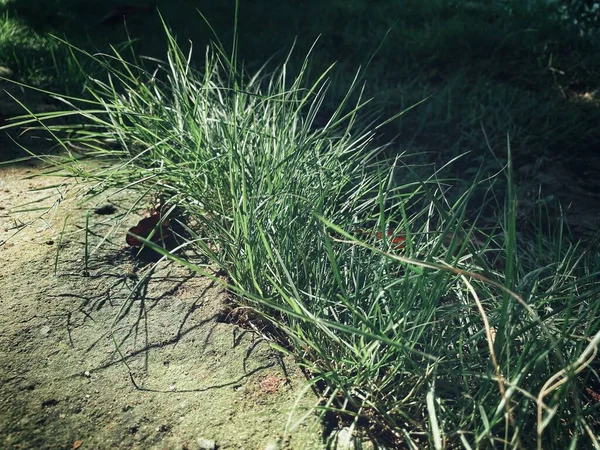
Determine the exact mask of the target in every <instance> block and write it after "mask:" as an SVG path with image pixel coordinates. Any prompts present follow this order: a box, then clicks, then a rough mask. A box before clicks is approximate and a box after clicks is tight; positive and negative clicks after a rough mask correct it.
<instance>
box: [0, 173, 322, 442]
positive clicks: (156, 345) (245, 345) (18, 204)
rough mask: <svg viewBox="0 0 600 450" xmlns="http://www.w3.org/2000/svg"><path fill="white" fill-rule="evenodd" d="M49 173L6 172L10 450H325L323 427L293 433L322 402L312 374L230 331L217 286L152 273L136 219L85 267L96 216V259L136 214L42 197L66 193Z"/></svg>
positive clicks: (0, 403)
mask: <svg viewBox="0 0 600 450" xmlns="http://www.w3.org/2000/svg"><path fill="white" fill-rule="evenodd" d="M38 172H39V169H38V168H33V167H30V166H11V167H2V166H0V199H1V201H0V261H1V263H0V280H2V281H1V284H0V322H1V326H0V448H2V449H76V448H82V449H86V448H89V449H136V448H139V449H209V448H219V449H265V448H269V449H271V450H273V449H277V448H280V449H284V448H292V449H296V448H317V449H318V448H320V447H321V446H322V445H321V443H320V442H321V439H320V429H319V427H318V426H314V420H310V419H309V420H308V421H306V422H305V423H304V424H303V425H301V426H300V427H298V428H295V429H294V427H293V423H294V422H295V421H296V420H297V419H298V418H300V417H301V416H302V415H304V414H305V413H306V410H307V407H308V406H309V405H311V404H314V402H315V401H316V399H315V397H314V394H313V393H312V391H311V390H310V389H308V390H306V387H307V384H306V380H305V378H304V377H303V375H302V373H301V372H300V370H299V369H298V367H297V366H295V365H294V363H293V362H292V361H291V360H289V359H287V358H284V357H282V356H281V355H280V354H278V353H276V352H275V351H273V350H272V349H271V348H270V346H269V344H268V343H267V342H266V341H265V340H264V339H261V337H260V336H259V335H258V334H256V333H254V332H252V331H250V330H248V329H244V328H242V327H240V326H237V325H235V324H232V323H228V321H227V320H226V318H227V313H228V311H229V310H230V308H231V307H230V306H229V303H228V298H227V297H228V295H227V293H226V292H224V290H223V289H222V288H221V287H219V286H218V284H216V283H215V282H211V281H210V280H209V279H207V278H202V277H200V276H197V275H194V274H193V273H191V272H190V271H189V270H188V269H185V268H183V267H181V266H178V265H176V264H174V263H171V262H162V263H160V264H159V265H158V266H157V267H156V268H155V270H151V267H152V266H153V263H152V262H151V261H148V260H147V259H145V258H143V257H139V256H137V255H136V252H135V250H133V249H131V248H129V247H127V246H126V245H125V239H124V236H125V230H126V229H127V226H132V224H134V223H135V221H136V220H137V219H139V216H138V217H136V216H135V215H133V216H131V217H129V218H128V219H127V221H126V223H124V224H122V226H121V228H115V229H114V230H113V235H112V237H111V238H109V239H108V240H107V241H106V242H104V244H103V245H102V246H101V247H100V248H99V250H97V251H96V252H95V253H93V254H91V255H90V256H89V258H88V267H87V268H86V267H85V254H84V247H85V232H84V229H85V217H86V214H87V212H88V211H90V212H91V214H90V219H89V227H90V230H91V231H92V233H90V234H88V239H89V242H88V248H89V249H90V252H91V251H92V250H93V249H94V248H95V247H96V245H97V244H98V243H99V242H100V239H101V238H102V236H105V235H106V234H107V233H108V232H109V231H110V230H111V229H112V228H111V227H112V226H113V224H114V223H115V222H116V221H115V218H116V217H118V216H119V215H120V214H123V213H124V212H125V211H124V207H123V206H122V205H121V204H119V199H118V198H117V199H114V198H113V199H112V200H111V202H112V203H110V204H111V205H112V206H113V207H114V210H112V208H108V210H109V211H111V213H110V214H98V213H95V212H94V210H95V209H97V208H98V207H99V206H103V205H104V204H103V203H102V202H103V201H102V200H101V199H96V202H95V203H85V202H78V201H76V198H72V196H70V195H68V194H66V193H65V188H64V187H56V188H51V189H49V190H38V189H40V188H44V187H47V186H51V185H55V184H56V183H57V179H56V178H55V177H49V176H42V177H36V178H32V179H27V178H26V177H28V176H30V175H33V174H34V173H38ZM63 197H65V199H64V200H62V201H61V204H60V205H59V207H58V208H55V207H54V206H56V201H57V200H58V199H61V198H63ZM30 202H34V203H30ZM123 202H125V203H126V201H125V200H123ZM106 204H109V203H106ZM41 206H43V207H44V209H43V210H36V211H29V212H19V211H20V210H23V209H27V208H39V207H41ZM46 209H48V210H47V211H46ZM100 211H101V212H105V211H102V210H100ZM65 217H68V220H67V225H66V228H65V230H64V231H65V232H64V233H63V232H62V231H63V224H64V223H65ZM57 255H58V257H57ZM55 269H56V273H55ZM303 392H304V394H303ZM312 417H313V416H309V418H312ZM269 445H270V447H269Z"/></svg>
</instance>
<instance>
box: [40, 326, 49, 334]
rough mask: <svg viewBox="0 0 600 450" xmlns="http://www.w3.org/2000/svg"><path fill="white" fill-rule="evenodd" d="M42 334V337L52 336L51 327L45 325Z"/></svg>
mask: <svg viewBox="0 0 600 450" xmlns="http://www.w3.org/2000/svg"><path fill="white" fill-rule="evenodd" d="M40 334H41V335H42V336H48V335H49V334H50V327H49V326H48V325H44V326H43V327H42V328H40Z"/></svg>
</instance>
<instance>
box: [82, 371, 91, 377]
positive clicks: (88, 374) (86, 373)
mask: <svg viewBox="0 0 600 450" xmlns="http://www.w3.org/2000/svg"><path fill="white" fill-rule="evenodd" d="M83 374H84V375H85V376H86V377H88V378H90V377H91V376H92V374H91V373H90V371H89V370H86V371H85V372H83Z"/></svg>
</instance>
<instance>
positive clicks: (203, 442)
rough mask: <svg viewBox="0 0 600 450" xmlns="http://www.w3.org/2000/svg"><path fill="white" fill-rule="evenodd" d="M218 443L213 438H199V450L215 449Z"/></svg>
mask: <svg viewBox="0 0 600 450" xmlns="http://www.w3.org/2000/svg"><path fill="white" fill-rule="evenodd" d="M216 448H217V443H216V442H215V441H213V440H212V439H204V438H198V450H215V449H216Z"/></svg>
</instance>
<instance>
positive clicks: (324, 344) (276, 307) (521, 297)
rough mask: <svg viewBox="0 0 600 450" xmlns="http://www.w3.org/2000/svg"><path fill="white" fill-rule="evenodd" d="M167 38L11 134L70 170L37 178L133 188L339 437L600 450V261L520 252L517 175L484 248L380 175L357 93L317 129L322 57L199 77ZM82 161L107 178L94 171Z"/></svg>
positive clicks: (460, 224)
mask: <svg viewBox="0 0 600 450" xmlns="http://www.w3.org/2000/svg"><path fill="white" fill-rule="evenodd" d="M166 37H167V39H168V42H169V52H168V55H167V59H166V61H165V62H158V61H155V62H154V64H156V66H154V67H148V64H147V65H146V67H144V66H142V65H140V64H139V63H136V64H134V63H130V62H128V61H126V60H125V59H124V58H123V57H122V56H121V54H120V53H119V52H117V51H115V52H114V53H113V54H110V55H96V56H92V55H89V54H84V55H83V56H84V58H92V59H93V60H94V62H95V63H96V64H104V65H105V67H106V69H107V73H106V77H104V79H90V80H89V84H88V86H89V92H88V98H87V99H78V98H74V97H66V96H60V95H56V94H55V97H56V98H57V99H59V100H60V101H62V102H63V103H64V104H65V105H66V109H65V110H64V111H62V112H51V113H44V114H38V115H35V114H29V115H27V116H23V117H21V118H20V119H17V120H16V121H15V122H14V123H13V125H12V126H33V125H36V124H37V125H38V126H40V127H41V128H44V129H46V130H47V131H49V132H51V133H52V135H53V136H54V137H55V138H56V139H58V140H59V142H60V143H61V145H63V147H64V153H63V154H62V155H61V156H52V157H49V156H48V157H45V159H46V160H47V161H50V162H52V163H53V164H59V165H61V166H63V167H66V168H71V169H72V171H73V172H72V173H73V175H75V176H78V177H83V178H87V179H88V180H89V181H90V183H91V185H90V188H89V192H90V195H95V194H96V193H97V192H99V191H104V190H107V189H110V188H113V187H117V188H125V187H127V188H131V189H138V190H139V192H140V198H143V197H147V198H151V197H153V196H159V197H160V198H161V199H162V202H163V203H164V204H165V205H166V210H169V211H177V212H178V215H177V216H173V217H171V218H170V219H171V221H176V220H177V219H178V218H179V219H180V221H181V222H182V226H183V227H184V228H185V229H186V233H185V236H182V238H183V239H185V240H186V242H185V243H184V246H189V247H193V248H194V249H195V250H197V251H198V252H199V253H201V254H202V255H204V256H205V257H208V259H209V261H210V264H211V265H216V266H218V267H219V268H221V269H222V270H223V271H224V272H225V273H226V275H227V281H226V285H227V286H228V288H229V289H230V290H231V291H232V293H234V294H235V295H236V296H237V299H238V300H239V302H241V303H243V304H245V305H248V306H249V307H252V308H254V309H255V311H256V312H257V313H258V314H260V315H261V316H262V317H263V318H264V319H265V320H266V321H267V322H269V323H270V324H271V325H272V328H271V331H270V336H271V339H273V345H274V346H276V347H277V348H279V349H280V350H282V351H286V352H290V353H292V354H293V355H294V356H295V357H296V358H297V360H298V361H299V362H300V363H301V364H302V365H303V367H304V368H305V369H306V372H307V374H308V375H309V380H310V382H311V383H313V384H314V385H315V386H316V387H317V388H318V389H319V390H320V393H321V398H322V402H321V403H320V404H319V405H318V407H317V409H318V410H320V411H322V412H323V413H325V412H329V413H330V414H331V413H333V414H334V415H335V414H337V416H336V417H337V418H338V421H339V424H346V425H351V426H352V427H359V428H361V429H362V430H364V431H365V432H367V433H369V434H370V435H371V436H372V438H373V439H374V440H376V441H377V442H378V443H379V444H380V445H382V446H387V447H389V448H400V447H408V448H426V447H428V448H435V449H441V448H456V447H461V446H462V447H464V448H467V449H471V448H532V447H534V446H536V445H537V447H538V448H589V447H590V446H592V445H593V446H596V447H598V438H597V433H598V423H597V419H595V416H596V415H597V409H598V406H597V404H594V403H593V402H592V401H591V400H590V398H589V395H590V391H586V389H592V391H593V390H594V389H596V391H595V392H597V386H598V374H597V372H596V369H594V367H593V366H594V363H593V361H594V360H593V357H594V356H595V353H596V349H597V346H598V343H599V340H600V319H599V317H600V315H599V314H598V309H599V308H600V302H599V301H598V291H599V288H598V286H599V284H598V281H599V279H600V276H599V268H600V267H599V264H600V260H599V258H598V257H597V254H596V253H593V252H585V251H582V250H581V249H580V248H578V247H577V246H572V245H571V244H569V243H568V242H566V241H565V240H564V239H563V238H562V235H561V234H560V231H559V232H558V233H557V235H558V239H550V238H546V237H544V236H543V235H542V234H539V235H537V236H536V238H535V239H531V238H527V239H522V237H521V235H520V233H519V225H518V224H517V222H516V215H517V211H516V203H515V198H514V193H513V191H512V189H513V184H512V177H511V170H510V167H507V168H506V170H505V171H504V176H506V179H507V181H506V185H507V186H509V190H508V193H506V199H505V207H504V208H503V210H502V211H499V212H498V217H499V219H498V221H497V223H496V224H495V225H496V226H495V227H494V228H492V231H491V232H488V233H487V234H481V233H480V230H478V223H477V220H474V219H472V218H470V217H467V211H469V210H470V209H472V208H471V205H470V204H469V201H470V194H471V191H469V192H467V193H466V194H464V195H462V196H459V197H458V198H455V197H453V196H452V195H451V189H450V187H449V185H448V183H447V182H445V181H443V180H441V179H440V177H441V174H440V173H437V172H436V173H434V174H431V176H429V177H426V178H423V177H421V176H419V175H418V170H417V169H416V168H413V167H411V166H410V165H409V164H408V163H407V161H408V160H407V159H406V157H405V156H404V155H400V156H398V157H396V158H393V159H391V160H389V159H385V158H383V157H382V152H381V150H382V148H380V147H379V148H378V147H376V146H374V144H373V141H374V137H375V134H376V133H377V130H378V127H380V126H382V123H379V122H376V121H374V120H371V118H370V117H371V116H372V115H370V114H368V113H366V112H365V113H363V110H364V111H366V108H365V104H366V103H367V102H366V101H365V100H364V99H363V97H362V95H361V90H362V85H361V83H360V80H361V77H360V76H359V74H357V76H356V78H355V79H354V83H353V84H352V86H350V88H349V90H348V94H347V95H346V96H345V97H344V98H343V100H342V101H341V103H340V104H339V106H338V107H337V108H336V109H334V110H333V112H332V113H330V114H328V115H327V116H323V112H322V105H323V104H324V102H325V99H326V95H327V89H328V86H329V82H328V77H329V74H330V71H326V72H325V73H323V74H322V75H320V76H317V77H313V78H314V79H316V80H317V81H316V82H314V83H312V84H309V83H307V81H306V80H307V79H308V78H307V75H308V73H309V69H310V57H307V58H306V59H305V62H304V65H303V66H302V67H301V69H300V71H299V72H298V73H297V74H293V75H292V74H290V73H288V69H287V65H286V63H285V62H284V64H283V65H282V66H281V67H280V69H279V70H278V71H276V72H274V73H271V74H266V73H263V72H262V71H259V72H258V73H257V74H255V75H254V76H249V75H247V74H246V73H244V72H243V70H239V69H238V67H237V66H236V62H235V51H234V52H233V56H232V57H229V56H228V55H227V54H226V53H225V52H224V51H223V50H222V47H219V46H213V47H209V48H208V49H207V50H206V54H205V64H204V67H203V69H202V70H200V71H199V70H196V69H195V68H194V67H192V65H191V63H190V61H191V58H192V50H191V48H190V50H189V51H187V52H184V51H183V50H182V49H181V48H180V47H179V45H178V44H177V43H176V41H175V39H174V37H173V36H172V35H171V34H170V33H169V32H168V31H167V33H166ZM330 70H332V69H330ZM351 99H354V100H353V101H352V102H351ZM57 117H75V118H76V119H78V121H77V123H76V124H71V125H52V120H53V119H55V118H57ZM384 123H385V122H383V124H384ZM42 158H44V157H42ZM84 158H94V159H102V160H105V161H106V162H107V164H106V165H105V166H104V168H103V169H99V170H96V171H94V172H88V171H87V170H86V169H85V165H83V164H82V163H81V160H82V159H84ZM509 159H510V158H509ZM399 180H401V181H399ZM483 183H484V181H476V184H483ZM175 205H176V208H175ZM184 217H187V218H188V220H186V221H185V220H184V219H183V218H184ZM467 219H470V220H467ZM475 236H477V238H476V237H475ZM147 245H148V246H149V247H152V248H154V249H155V250H157V251H159V252H161V253H163V254H166V255H168V256H169V257H170V258H172V259H175V260H177V261H179V262H181V263H182V264H185V265H187V266H189V267H191V268H193V269H194V270H196V271H198V272H200V273H203V274H206V271H205V266H203V265H202V264H201V263H200V262H199V261H196V260H191V259H184V258H183V256H182V255H181V254H176V253H169V252H168V251H167V250H165V249H161V248H160V247H158V246H157V245H155V244H153V243H152V242H150V241H147ZM596 366H597V364H596ZM596 368H597V367H596Z"/></svg>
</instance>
